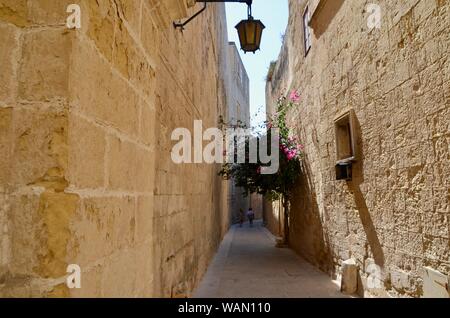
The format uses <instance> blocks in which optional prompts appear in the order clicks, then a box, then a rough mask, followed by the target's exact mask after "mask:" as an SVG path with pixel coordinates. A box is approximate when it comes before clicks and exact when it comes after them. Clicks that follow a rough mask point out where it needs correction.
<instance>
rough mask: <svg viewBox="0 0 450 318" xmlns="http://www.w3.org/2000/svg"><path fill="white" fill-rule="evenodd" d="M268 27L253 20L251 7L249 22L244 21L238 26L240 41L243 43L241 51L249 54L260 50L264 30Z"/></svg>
mask: <svg viewBox="0 0 450 318" xmlns="http://www.w3.org/2000/svg"><path fill="white" fill-rule="evenodd" d="M265 28H266V27H265V26H264V24H263V23H262V22H261V21H260V20H255V19H253V17H252V15H251V6H249V14H248V19H247V20H242V21H241V22H239V23H238V25H236V29H237V31H238V34H239V41H240V42H241V49H242V50H243V51H244V52H245V53H247V52H253V54H255V52H256V51H258V50H259V49H260V45H261V37H262V33H263V30H264V29H265Z"/></svg>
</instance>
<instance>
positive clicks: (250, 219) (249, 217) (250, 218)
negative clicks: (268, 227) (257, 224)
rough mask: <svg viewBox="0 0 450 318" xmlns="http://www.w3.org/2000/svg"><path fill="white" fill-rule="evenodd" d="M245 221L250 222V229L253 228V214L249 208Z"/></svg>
mask: <svg viewBox="0 0 450 318" xmlns="http://www.w3.org/2000/svg"><path fill="white" fill-rule="evenodd" d="M247 219H248V221H249V222H250V227H253V220H254V219H255V212H253V209H252V208H249V209H248V211H247Z"/></svg>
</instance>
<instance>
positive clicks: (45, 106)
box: [0, 0, 230, 297]
mask: <svg viewBox="0 0 450 318" xmlns="http://www.w3.org/2000/svg"><path fill="white" fill-rule="evenodd" d="M70 3H77V4H79V5H80V8H81V18H82V19H81V21H82V25H81V28H80V29H72V30H69V29H68V28H67V27H66V26H65V23H66V18H67V17H68V16H69V13H67V12H66V9H67V6H68V5H69V4H70ZM193 3H194V1H175V0H170V1H169V0H164V1H158V0H133V1H128V0H126V1H125V0H97V1H91V0H80V1H66V0H63V1H53V0H51V1H48V0H0V69H1V70H2V72H1V74H0V154H1V160H0V296H22V297H29V296H33V297H39V296H64V297H67V296H72V297H86V296H88V297H135V296H162V297H179V296H185V295H189V294H190V293H191V291H192V290H193V288H194V287H195V285H196V283H197V282H198V280H199V279H200V278H201V275H202V274H203V272H204V271H205V270H206V267H207V265H208V262H209V260H210V259H211V257H212V255H213V253H214V251H215V250H216V247H217V246H218V244H219V242H220V241H221V238H222V236H223V235H224V233H225V231H226V230H227V228H228V225H229V219H230V217H229V214H228V209H227V202H226V199H223V197H225V198H226V195H227V194H226V187H227V184H226V183H225V182H224V181H221V180H220V179H219V178H218V177H217V171H218V167H216V166H213V165H206V164H195V165H183V166H181V165H175V164H173V163H172V161H171V159H170V158H171V157H170V151H171V147H172V145H173V142H172V141H171V140H170V135H171V132H172V130H173V129H174V128H177V127H186V128H189V129H192V125H193V121H194V120H196V119H202V120H203V122H204V126H205V128H209V127H213V126H216V124H217V119H218V117H219V115H221V114H224V112H225V109H226V107H227V105H226V99H225V95H226V94H225V88H224V84H223V83H224V81H225V80H224V78H223V76H224V75H223V73H222V72H221V71H220V70H221V68H223V66H222V64H223V59H220V54H223V52H226V50H227V49H228V48H227V46H228V41H227V40H226V24H225V13H224V6H223V5H215V6H210V7H209V8H208V10H207V11H206V12H205V13H204V14H203V15H201V16H200V17H198V18H197V19H196V20H195V21H193V22H192V23H191V24H190V25H188V27H187V28H186V30H185V31H184V33H181V32H180V31H179V30H175V29H174V28H173V26H172V21H174V20H176V19H181V18H184V17H186V16H189V15H190V14H192V13H193V12H195V10H198V9H199V6H196V7H192V6H193ZM68 264H78V265H79V266H80V267H81V269H82V276H81V277H82V288H81V289H72V290H69V289H68V288H67V287H66V285H65V275H66V268H67V265H68Z"/></svg>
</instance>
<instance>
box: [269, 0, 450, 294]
mask: <svg viewBox="0 0 450 318" xmlns="http://www.w3.org/2000/svg"><path fill="white" fill-rule="evenodd" d="M320 2H321V5H320V6H319V7H318V8H319V9H318V10H320V11H318V12H315V14H314V16H313V19H312V21H311V25H312V27H313V28H314V33H313V41H312V48H311V50H310V52H309V53H308V54H307V56H306V57H305V54H304V52H305V49H304V46H303V29H302V24H303V23H302V18H303V12H304V9H305V7H306V5H307V3H308V1H297V0H293V1H290V19H289V27H288V30H287V33H286V40H285V44H284V48H283V52H282V54H281V55H280V61H279V62H278V65H277V67H276V69H275V72H274V78H275V79H277V74H278V72H279V74H280V76H278V79H277V80H274V81H272V83H268V106H269V109H270V108H271V107H272V106H273V104H270V103H271V102H270V101H271V100H273V99H274V98H276V96H277V93H278V92H279V91H280V89H282V88H283V87H284V88H286V89H287V90H289V89H294V88H298V89H299V90H300V92H301V94H302V99H301V105H300V106H299V107H298V109H295V111H293V112H292V113H291V114H290V118H291V124H292V125H294V126H295V127H296V128H297V131H298V133H299V134H300V136H301V138H302V140H303V142H304V143H305V158H304V162H303V175H302V177H301V180H300V182H299V185H298V187H297V189H296V194H295V197H294V200H293V202H292V212H291V220H290V237H291V239H290V241H291V244H292V246H293V248H294V249H295V250H296V251H298V252H299V253H300V254H301V255H303V256H304V257H305V258H306V259H308V260H309V261H311V262H312V263H314V264H316V265H317V266H319V267H320V268H322V269H323V270H324V271H327V272H329V273H331V274H336V273H337V272H338V271H339V266H340V265H341V264H342V261H344V260H346V259H348V258H350V257H352V258H354V259H355V260H356V261H357V264H358V265H359V270H360V274H361V281H360V282H359V283H360V284H359V287H360V292H361V293H362V289H363V288H365V289H366V290H368V288H367V287H368V285H367V277H368V274H367V273H366V272H365V270H366V269H367V268H368V265H370V264H372V263H375V264H377V265H378V266H380V267H381V268H382V270H383V273H382V279H383V286H382V290H378V291H377V290H373V289H371V292H372V294H377V295H386V294H385V293H384V292H383V290H384V291H388V292H389V293H390V294H391V295H399V294H401V295H406V296H414V297H417V296H421V295H422V294H423V285H422V280H421V277H422V272H423V267H424V266H430V267H432V268H434V269H436V270H439V271H441V272H442V273H444V274H446V275H449V274H450V244H449V235H450V209H449V180H450V169H449V167H450V155H449V147H450V126H449V125H450V107H449V105H450V78H449V74H450V60H449V51H450V49H449V45H450V33H449V32H448V30H449V28H450V2H448V1H443V0H412V1H391V0H389V1H387V0H383V1H376V2H375V3H377V4H379V5H380V6H381V9H382V20H381V29H376V28H375V29H373V30H368V27H367V19H368V14H367V13H364V12H365V8H366V5H367V4H368V3H369V2H373V1H363V0H358V1H334V0H333V1H320ZM285 92H286V91H284V90H283V93H285ZM349 109H353V110H354V111H355V115H356V118H357V122H356V126H357V127H356V132H357V145H358V148H359V151H358V153H357V156H358V158H357V161H356V162H355V164H354V166H353V180H352V181H350V182H346V181H336V177H335V165H336V148H335V144H336V141H335V132H334V120H335V119H336V118H337V117H338V116H339V115H340V114H342V113H344V112H345V111H348V110H349Z"/></svg>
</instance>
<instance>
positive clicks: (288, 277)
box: [194, 223, 348, 298]
mask: <svg viewBox="0 0 450 318" xmlns="http://www.w3.org/2000/svg"><path fill="white" fill-rule="evenodd" d="M194 297H195V298H284V297H289V298H315V297H324V298H331V297H333V298H334V297H338V298H342V297H348V296H345V295H343V294H342V293H340V292H339V286H338V285H337V284H336V283H334V282H333V281H332V280H331V279H330V277H328V276H327V275H326V274H324V273H322V272H321V271H319V270H318V269H316V268H315V267H314V266H312V265H311V264H309V263H308V262H306V261H305V260H303V259H302V258H301V257H299V256H298V255H297V254H296V253H295V252H294V251H292V250H290V249H287V248H284V249H280V248H276V247H275V238H274V237H273V236H272V235H271V234H270V233H269V232H268V231H267V230H266V229H265V228H264V227H262V225H261V223H257V224H255V226H254V227H253V228H250V227H249V225H248V224H246V225H244V227H242V228H240V227H239V226H234V227H232V228H231V230H230V231H229V233H228V234H227V235H226V236H225V238H224V240H223V242H222V244H221V246H220V248H219V251H218V253H217V255H216V256H215V257H214V260H213V261H212V263H211V265H210V266H209V268H208V271H207V273H206V274H205V276H204V278H203V280H202V281H201V283H200V285H199V286H198V288H197V290H196V291H195V292H194Z"/></svg>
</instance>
